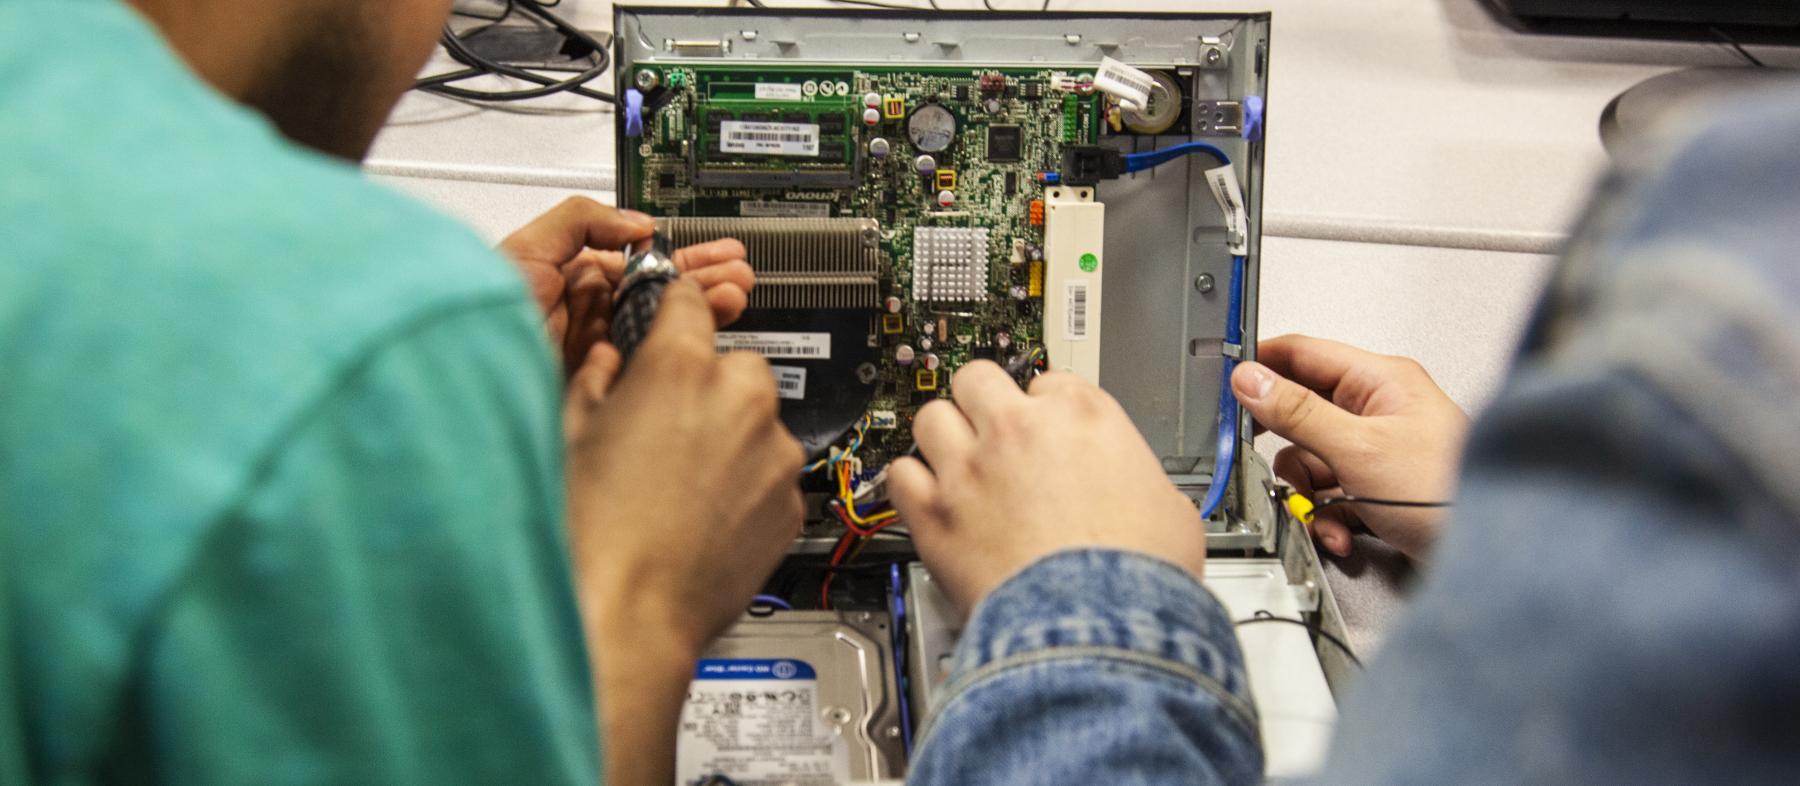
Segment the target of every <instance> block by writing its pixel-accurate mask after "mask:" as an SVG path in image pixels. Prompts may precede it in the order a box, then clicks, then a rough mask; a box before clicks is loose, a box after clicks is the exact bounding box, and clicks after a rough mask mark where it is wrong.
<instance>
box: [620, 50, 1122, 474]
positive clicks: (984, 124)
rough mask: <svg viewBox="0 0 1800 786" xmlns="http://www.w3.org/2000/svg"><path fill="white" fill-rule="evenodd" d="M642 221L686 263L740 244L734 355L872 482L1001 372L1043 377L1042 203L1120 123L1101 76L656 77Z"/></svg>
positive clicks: (686, 73) (891, 72)
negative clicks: (653, 223)
mask: <svg viewBox="0 0 1800 786" xmlns="http://www.w3.org/2000/svg"><path fill="white" fill-rule="evenodd" d="M630 79H631V80H632V83H633V84H635V85H636V86H637V88H638V89H639V90H640V91H641V94H642V96H643V106H642V110H641V111H642V113H641V115H640V116H639V117H640V119H636V120H634V119H628V121H627V122H628V129H629V130H628V133H629V132H630V131H638V132H639V133H640V136H639V138H638V139H637V145H636V149H637V155H635V156H631V157H630V158H629V160H628V161H627V162H626V166H625V167H623V175H624V177H626V178H627V181H626V183H625V184H624V190H625V191H626V192H627V193H629V194H631V195H632V196H633V197H634V198H633V199H632V202H633V203H634V205H635V206H636V207H637V208H638V209H640V210H643V211H645V212H648V213H650V214H652V215H655V216H657V217H659V218H663V219H665V221H664V229H665V231H666V232H668V233H669V234H670V236H671V239H672V240H673V241H674V242H676V243H677V244H678V245H680V244H689V243H694V242H701V241H705V240H710V239H714V238H718V237H736V238H738V239H740V240H742V241H744V242H745V243H746V245H748V246H749V250H750V257H751V259H752V264H753V266H754V267H755V268H756V269H757V274H758V283H757V287H756V289H755V291H754V292H753V293H752V297H751V309H750V311H749V313H747V314H746V315H745V317H744V318H743V320H741V321H740V322H739V323H737V324H736V325H733V326H731V327H730V328H729V329H728V330H727V331H725V332H723V333H721V337H720V342H721V347H722V348H738V349H754V350H756V351H759V352H762V353H763V354H764V355H765V356H767V357H768V358H769V359H770V362H771V364H773V365H774V366H775V369H776V375H777V379H778V382H779V383H780V385H781V392H782V396H783V398H784V399H785V400H784V401H783V417H784V420H786V421H787V423H788V425H789V427H790V428H791V429H792V430H793V431H794V432H795V434H796V435H797V436H799V437H800V439H801V440H802V442H803V443H804V444H805V445H806V447H807V448H808V449H809V450H810V451H812V452H813V453H814V454H815V458H825V457H826V456H828V455H829V453H830V451H832V450H834V449H836V448H841V447H843V446H846V445H848V444H852V443H854V444H856V446H857V448H858V450H857V451H856V454H855V459H856V462H857V466H856V471H857V472H858V473H860V474H863V475H865V476H866V475H870V474H873V473H874V472H876V471H877V470H878V469H879V468H881V467H884V466H886V465H887V463H888V462H889V461H890V460H891V459H892V458H894V457H896V456H899V455H902V454H904V453H906V452H907V451H909V450H910V449H911V447H912V435H911V428H910V426H911V421H912V418H913V415H914V414H915V413H916V412H917V411H918V409H919V408H920V407H921V406H923V405H924V404H925V403H927V402H929V401H930V400H932V399H935V398H937V397H939V396H945V395H948V394H949V380H950V377H951V376H952V375H953V374H954V373H955V371H956V370H957V369H958V368H959V367H961V366H962V365H964V364H965V363H968V362H970V361H973V360H976V359H981V358H987V359H992V360H995V361H996V362H999V363H1001V364H1002V365H1004V366H1006V367H1007V368H1009V369H1011V370H1012V371H1013V372H1014V373H1016V374H1021V375H1022V374H1024V373H1026V372H1027V371H1028V370H1029V369H1031V368H1033V367H1035V366H1039V365H1041V364H1042V363H1043V359H1044V356H1045V351H1044V342H1043V340H1042V339H1043V333H1044V294H1045V291H1044V275H1045V270H1044V265H1045V263H1044V255H1043V245H1044V231H1043V230H1044V227H1043V225H1044V213H1045V208H1044V203H1043V199H1042V197H1043V193H1042V192H1043V189H1044V185H1043V184H1042V183H1041V182H1040V178H1041V177H1042V173H1045V172H1055V171H1056V170H1057V168H1058V166H1059V162H1060V161H1061V158H1062V155H1063V150H1064V147H1065V145H1071V144H1087V143H1091V142H1093V141H1095V140H1096V139H1097V138H1098V136H1099V133H1100V125H1101V124H1102V123H1103V122H1104V121H1103V115H1102V113H1103V112H1104V111H1105V109H1104V104H1103V100H1102V96H1101V95H1100V94H1098V93H1097V92H1096V91H1095V90H1094V87H1093V72H1092V71H1079V70H1075V71H1071V70H1066V69H996V68H881V67H855V68H815V67H804V66H803V67H791V66H774V65H772V66H762V67H757V68H755V69H753V70H752V69H745V68H742V67H735V66H719V67H713V66H695V65H681V66H669V67H655V66H641V67H639V69H638V70H637V71H636V72H635V73H633V74H631V75H630Z"/></svg>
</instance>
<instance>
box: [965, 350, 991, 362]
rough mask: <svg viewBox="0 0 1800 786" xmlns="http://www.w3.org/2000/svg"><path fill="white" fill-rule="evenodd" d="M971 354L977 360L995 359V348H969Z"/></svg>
mask: <svg viewBox="0 0 1800 786" xmlns="http://www.w3.org/2000/svg"><path fill="white" fill-rule="evenodd" d="M969 356H970V357H972V358H974V359H976V360H993V359H994V348H993V347H976V348H974V349H971V350H969Z"/></svg>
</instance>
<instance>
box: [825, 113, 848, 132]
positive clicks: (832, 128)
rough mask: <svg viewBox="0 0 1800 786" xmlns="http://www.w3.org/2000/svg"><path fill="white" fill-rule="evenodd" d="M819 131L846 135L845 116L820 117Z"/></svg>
mask: <svg viewBox="0 0 1800 786" xmlns="http://www.w3.org/2000/svg"><path fill="white" fill-rule="evenodd" d="M819 130H820V131H823V132H825V133H828V134H841V133H844V116H843V115H839V114H830V115H819Z"/></svg>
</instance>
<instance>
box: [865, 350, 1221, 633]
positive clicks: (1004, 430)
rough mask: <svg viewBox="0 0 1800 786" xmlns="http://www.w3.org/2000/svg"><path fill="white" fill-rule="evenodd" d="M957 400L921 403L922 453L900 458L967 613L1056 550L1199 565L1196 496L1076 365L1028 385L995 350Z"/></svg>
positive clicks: (940, 569)
mask: <svg viewBox="0 0 1800 786" xmlns="http://www.w3.org/2000/svg"><path fill="white" fill-rule="evenodd" d="M952 386H953V389H954V390H955V392H956V399H955V403H954V404H953V403H951V402H950V401H947V400H941V399H940V400H938V401H934V402H932V403H930V404H928V405H926V406H925V407H924V408H923V409H921V410H919V414H918V417H917V418H916V419H915V420H914V421H913V435H914V438H915V439H916V440H917V442H918V445H919V450H920V452H921V453H923V454H924V456H925V460H926V461H928V462H930V466H929V467H927V466H926V465H925V464H924V463H922V462H920V461H918V460H917V459H913V458H903V459H900V460H898V461H896V462H894V464H893V465H892V466H891V467H890V468H889V469H888V487H889V490H890V491H891V493H892V495H893V498H894V505H895V507H896V508H898V509H899V511H900V517H901V518H902V519H904V520H905V521H906V522H907V524H908V525H909V526H910V527H911V529H912V536H913V540H914V542H915V543H916V544H917V545H918V549H919V556H920V557H921V558H922V559H923V560H924V561H925V565H926V567H928V568H930V569H931V573H932V576H933V578H935V579H936V580H938V581H939V582H940V584H941V585H942V586H943V588H944V590H945V593H946V594H947V595H948V596H949V598H950V600H951V601H952V602H953V603H955V604H956V605H957V607H958V608H960V609H961V610H962V611H963V613H964V614H967V613H969V612H970V611H971V610H973V609H974V607H975V605H976V604H977V603H979V602H980V601H981V599H982V598H984V597H986V596H987V594H988V593H989V592H992V591H993V590H994V588H996V587H998V586H1000V584H1001V583H1002V582H1003V581H1005V580H1006V579H1007V578H1008V577H1010V576H1011V575H1012V574H1014V573H1017V572H1018V571H1020V570H1023V569H1025V568H1026V567H1027V566H1029V565H1030V564H1031V563H1033V562H1035V561H1037V560H1038V559H1039V558H1042V557H1045V556H1048V555H1050V554H1052V553H1054V552H1057V551H1062V550H1066V549H1072V548H1080V547H1101V548H1114V549H1125V550H1130V551H1137V552H1142V553H1144V554H1148V555H1151V556H1154V557H1160V558H1162V559H1164V560H1167V561H1169V562H1172V563H1174V564H1176V565H1179V566H1181V567H1183V568H1186V569H1187V570H1189V571H1191V572H1192V573H1193V574H1194V576H1195V577H1199V576H1200V574H1201V571H1202V569H1203V567H1204V565H1205V561H1206V529H1205V526H1204V525H1203V524H1202V522H1201V521H1200V514H1199V512H1198V511H1197V510H1195V508H1194V503H1193V501H1192V500H1190V499H1188V498H1187V497H1186V496H1185V495H1183V494H1182V493H1181V492H1179V491H1177V490H1176V489H1175V487H1174V485H1172V484H1171V483H1170V482H1169V479H1168V477H1167V476H1166V475H1165V474H1164V473H1163V469H1162V464H1161V462H1159V461H1157V458H1156V454H1155V453H1153V452H1151V450H1150V446H1149V445H1148V444H1146V443H1145V442H1144V438H1143V437H1142V436H1140V435H1139V434H1138V432H1137V428H1136V427H1135V426H1133V425H1132V423H1131V419H1130V418H1129V417H1127V416H1126V414H1125V410H1124V409H1123V408H1122V407H1120V406H1119V403H1118V402H1117V401H1114V400H1113V398H1112V397H1111V396H1109V395H1107V394H1106V393H1105V392H1103V391H1101V390H1100V389H1099V388H1098V387H1095V386H1094V385H1092V384H1089V383H1088V382H1086V381H1084V380H1082V379H1081V378H1079V377H1076V376H1074V375H1072V374H1068V373H1062V372H1052V373H1049V374H1044V375H1042V376H1040V377H1037V378H1036V379H1034V380H1032V383H1031V389H1030V392H1029V393H1027V392H1026V391H1023V390H1020V389H1019V385H1018V383H1016V382H1014V381H1013V378H1012V377H1011V376H1010V375H1008V374H1007V373H1006V372H1005V371H1003V370H1001V368H1000V367H999V366H997V365H994V364H993V363H992V362H988V361H978V362H975V363H970V364H969V365H967V366H964V367H963V368H962V369H961V370H960V371H958V372H957V373H956V377H955V378H954V379H953V380H952Z"/></svg>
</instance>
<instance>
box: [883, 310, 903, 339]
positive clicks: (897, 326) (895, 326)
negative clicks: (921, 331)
mask: <svg viewBox="0 0 1800 786" xmlns="http://www.w3.org/2000/svg"><path fill="white" fill-rule="evenodd" d="M905 328H906V323H905V322H903V321H901V319H900V315H899V314H882V315H881V332H882V333H884V334H887V335H893V334H895V333H898V332H900V331H901V330H904V329H905Z"/></svg>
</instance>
